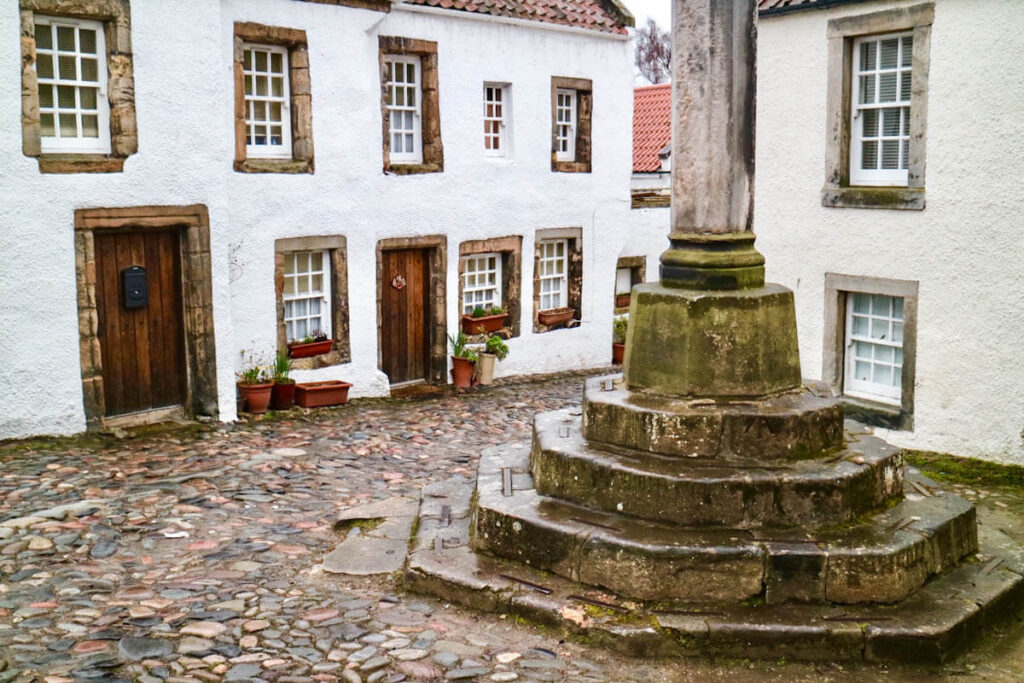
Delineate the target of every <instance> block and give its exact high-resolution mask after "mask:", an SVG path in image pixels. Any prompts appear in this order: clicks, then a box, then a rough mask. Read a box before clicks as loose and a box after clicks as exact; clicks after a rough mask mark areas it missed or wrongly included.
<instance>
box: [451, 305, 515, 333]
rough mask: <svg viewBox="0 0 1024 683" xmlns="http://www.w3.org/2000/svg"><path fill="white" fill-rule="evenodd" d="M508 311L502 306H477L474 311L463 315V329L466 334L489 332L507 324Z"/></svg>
mask: <svg viewBox="0 0 1024 683" xmlns="http://www.w3.org/2000/svg"><path fill="white" fill-rule="evenodd" d="M506 318H508V313H506V312H505V309H504V308H502V307H501V306H492V307H491V308H483V307H482V306H477V307H476V308H474V309H473V312H472V313H468V314H465V315H463V316H462V331H463V332H465V333H466V334H489V333H491V332H497V331H498V330H500V329H501V328H502V327H504V326H505V319H506Z"/></svg>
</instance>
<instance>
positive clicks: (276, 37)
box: [234, 23, 314, 173]
mask: <svg viewBox="0 0 1024 683" xmlns="http://www.w3.org/2000/svg"><path fill="white" fill-rule="evenodd" d="M234 54H235V65H234V66H235V163H234V168H235V170H236V171H238V172H240V173H312V172H313V170H314V167H313V109H312V108H313V103H312V89H311V86H310V81H309V51H308V49H307V47H306V32H305V31H299V30H297V29H290V28H281V27H278V26H264V25H262V24H253V23H236V24H235V53H234Z"/></svg>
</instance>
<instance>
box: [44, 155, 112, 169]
mask: <svg viewBox="0 0 1024 683" xmlns="http://www.w3.org/2000/svg"><path fill="white" fill-rule="evenodd" d="M123 170H124V159H123V158H122V157H111V156H106V155H103V154H40V155H39V172H40V173H121V172H122V171H123Z"/></svg>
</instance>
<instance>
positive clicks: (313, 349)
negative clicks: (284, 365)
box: [288, 339, 334, 358]
mask: <svg viewBox="0 0 1024 683" xmlns="http://www.w3.org/2000/svg"><path fill="white" fill-rule="evenodd" d="M332 346H334V341H333V340H331V339H328V340H326V341H316V342H309V343H308V344H292V345H290V346H289V347H288V355H289V356H290V357H292V358H309V357H310V356H319V355H320V354H321V353H330V352H331V347H332Z"/></svg>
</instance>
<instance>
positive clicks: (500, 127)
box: [484, 83, 510, 157]
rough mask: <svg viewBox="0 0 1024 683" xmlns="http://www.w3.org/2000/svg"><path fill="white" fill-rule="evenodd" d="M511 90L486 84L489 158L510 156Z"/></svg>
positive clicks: (485, 120)
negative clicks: (509, 118)
mask: <svg viewBox="0 0 1024 683" xmlns="http://www.w3.org/2000/svg"><path fill="white" fill-rule="evenodd" d="M509 90H510V88H509V87H508V86H507V85H499V84H494V83H485V84H484V153H485V154H486V155H487V156H489V157H503V156H508V147H509V139H508V118H507V116H508V104H509V103H508V99H509Z"/></svg>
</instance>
